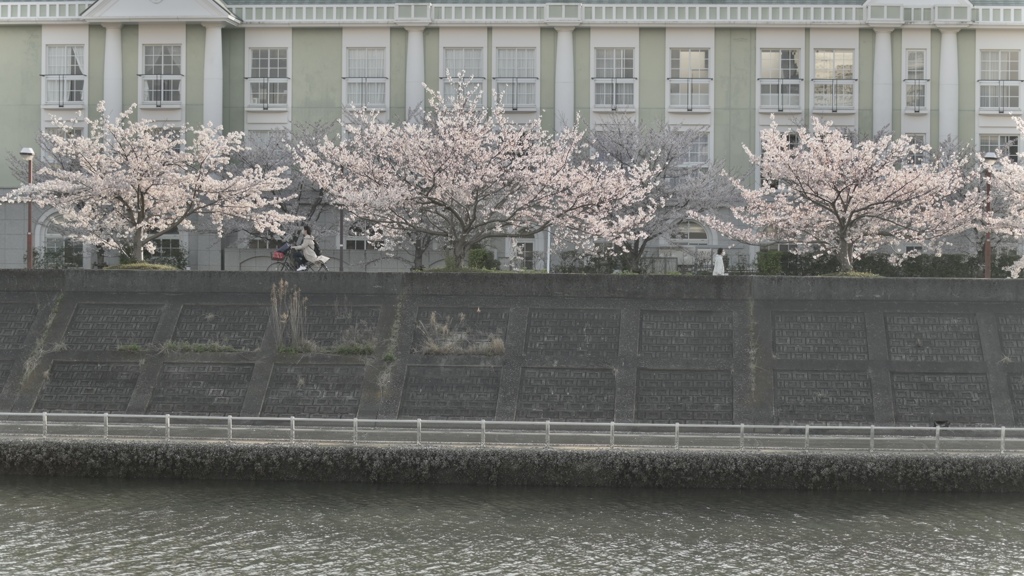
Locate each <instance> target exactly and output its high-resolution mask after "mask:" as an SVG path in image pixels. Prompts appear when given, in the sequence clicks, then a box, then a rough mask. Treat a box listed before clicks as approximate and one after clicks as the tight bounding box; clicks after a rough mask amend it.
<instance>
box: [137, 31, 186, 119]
mask: <svg viewBox="0 0 1024 576" xmlns="http://www.w3.org/2000/svg"><path fill="white" fill-rule="evenodd" d="M157 48H159V49H161V53H159V54H157V53H156V52H155V49H157ZM168 49H169V51H170V54H167V53H166V52H167V51H168ZM151 50H153V53H151ZM151 58H152V59H153V63H152V64H151V60H150V59H151ZM165 58H169V59H170V62H164V61H163V60H164V59H165ZM157 59H159V62H156V60H157ZM183 69H184V53H183V50H182V46H181V44H143V45H142V74H141V75H140V78H139V92H140V94H139V102H140V103H141V106H142V107H143V108H180V107H181V103H182V100H183V98H182V96H183V95H184V94H185V75H184V73H183V72H182V70H183ZM154 94H156V95H157V97H156V98H153V95H154ZM173 96H177V98H174V97H173Z"/></svg>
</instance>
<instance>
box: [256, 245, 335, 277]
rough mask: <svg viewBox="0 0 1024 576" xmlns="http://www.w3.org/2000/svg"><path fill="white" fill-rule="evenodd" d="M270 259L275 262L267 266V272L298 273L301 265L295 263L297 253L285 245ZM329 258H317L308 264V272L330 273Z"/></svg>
mask: <svg viewBox="0 0 1024 576" xmlns="http://www.w3.org/2000/svg"><path fill="white" fill-rule="evenodd" d="M270 257H271V258H272V259H273V260H274V261H273V262H271V263H270V266H267V272H298V271H299V264H298V262H296V261H295V253H294V251H293V250H292V249H291V247H290V246H288V245H287V244H285V245H284V246H281V247H280V248H278V249H277V250H275V251H274V252H273V253H272V254H271V255H270ZM328 260H330V258H328V257H327V256H317V257H316V260H314V261H312V262H307V263H306V270H305V271H307V272H330V271H331V269H330V268H328V267H327V261H328Z"/></svg>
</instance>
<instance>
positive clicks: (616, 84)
mask: <svg viewBox="0 0 1024 576" xmlns="http://www.w3.org/2000/svg"><path fill="white" fill-rule="evenodd" d="M592 80H593V81H594V109H595V110H605V111H612V112H616V111H630V110H633V109H635V108H636V78H592Z"/></svg>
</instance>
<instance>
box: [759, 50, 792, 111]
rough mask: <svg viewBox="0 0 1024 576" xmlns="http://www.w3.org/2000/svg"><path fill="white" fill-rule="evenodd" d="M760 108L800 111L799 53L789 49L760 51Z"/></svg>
mask: <svg viewBox="0 0 1024 576" xmlns="http://www.w3.org/2000/svg"><path fill="white" fill-rule="evenodd" d="M759 82H760V85H761V86H760V88H761V89H760V96H761V99H760V101H761V108H766V109H770V110H777V111H779V112H782V111H784V110H794V111H796V110H799V109H800V84H801V83H802V82H803V81H802V80H801V79H800V51H799V50H790V49H770V50H761V78H760V79H759Z"/></svg>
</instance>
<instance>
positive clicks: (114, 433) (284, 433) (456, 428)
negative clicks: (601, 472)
mask: <svg viewBox="0 0 1024 576" xmlns="http://www.w3.org/2000/svg"><path fill="white" fill-rule="evenodd" d="M0 438H9V439H74V440H132V441H140V440H141V441H154V442H254V443H303V444H310V443H315V444H342V445H344V444H350V445H378V446H389V445H395V446H409V445H421V446H465V447H471V446H490V447H523V448H575V449H599V448H604V449H607V448H616V449H656V450H767V451H817V452H898V453H915V452H916V453H923V452H946V453H949V452H961V453H972V454H986V453H987V454H999V453H1024V428H1006V427H944V426H941V425H937V426H934V427H922V426H916V427H907V426H819V425H803V426H780V425H746V424H739V425H711V424H639V423H620V422H598V423H595V422H548V421H543V422H531V421H491V420H410V419H403V420H364V419H355V418H353V419H322V418H239V417H231V416H183V415H152V414H149V415H141V414H72V413H46V412H33V413H11V412H8V413H0Z"/></svg>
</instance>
